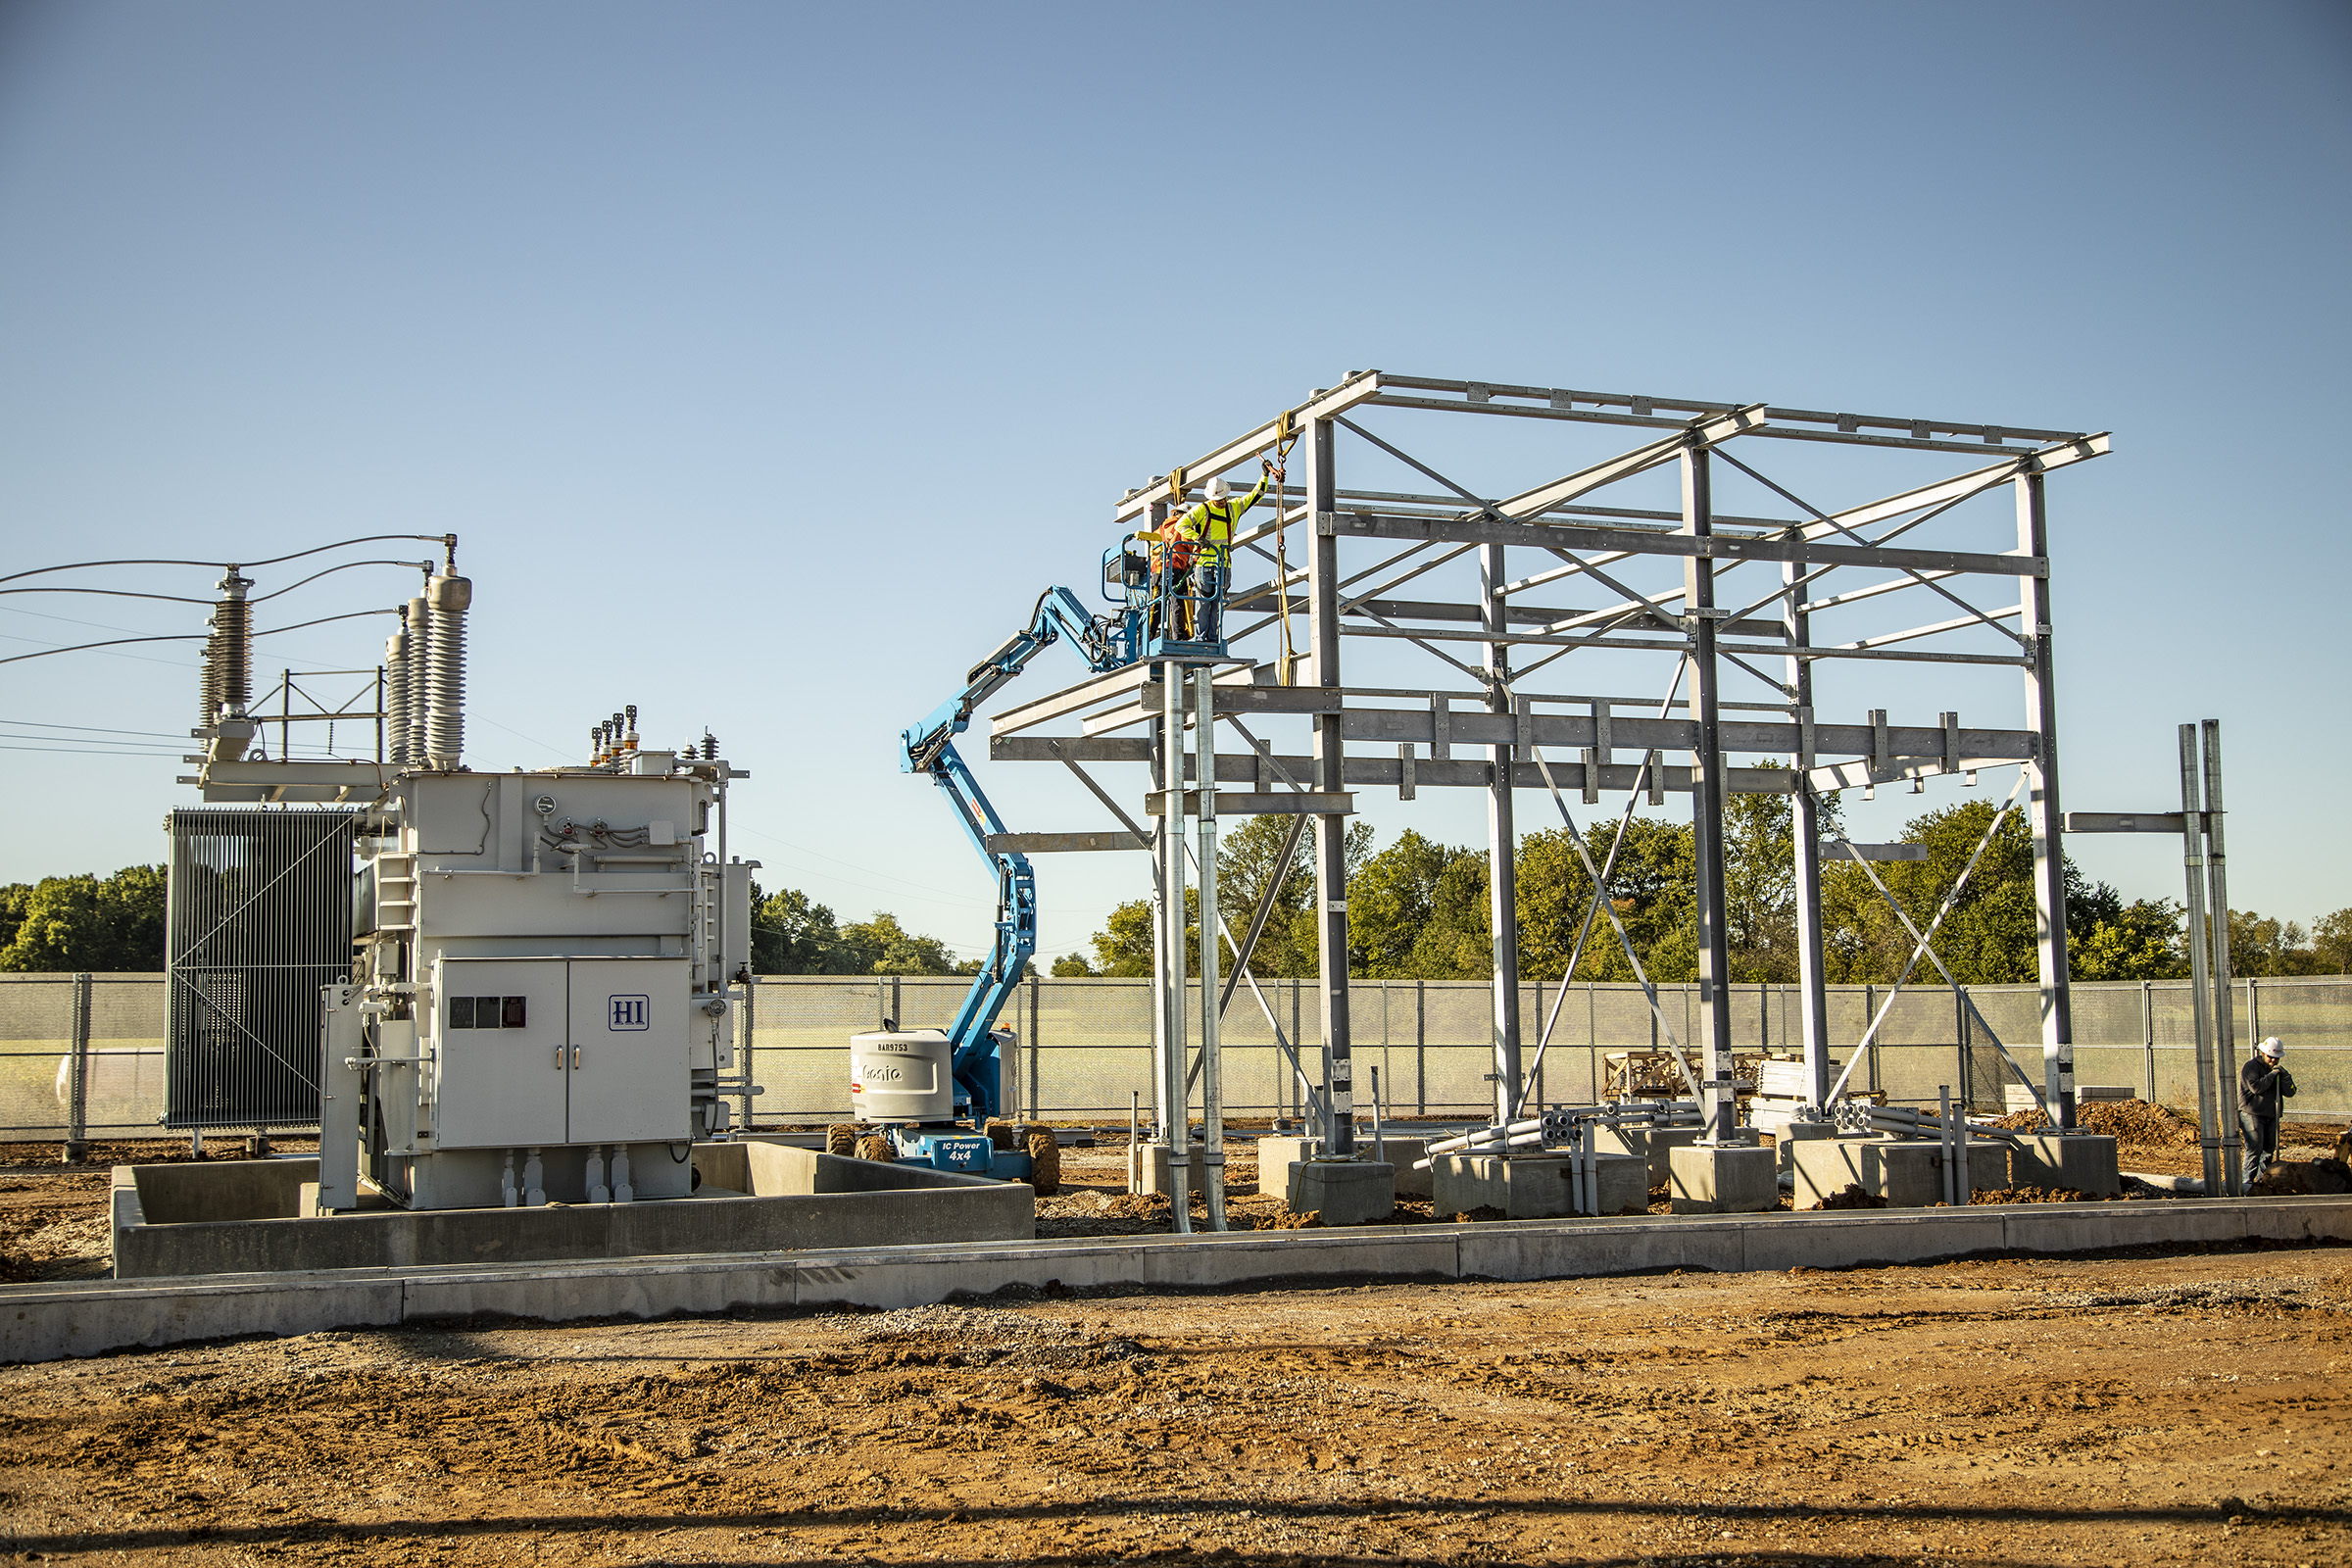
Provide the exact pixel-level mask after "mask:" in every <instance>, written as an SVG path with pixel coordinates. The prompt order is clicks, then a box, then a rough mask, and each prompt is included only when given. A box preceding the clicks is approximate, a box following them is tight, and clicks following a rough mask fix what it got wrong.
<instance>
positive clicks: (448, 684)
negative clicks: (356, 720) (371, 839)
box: [411, 575, 473, 769]
mask: <svg viewBox="0 0 2352 1568" xmlns="http://www.w3.org/2000/svg"><path fill="white" fill-rule="evenodd" d="M424 597H425V603H426V605H427V606H428V607H429V609H430V611H431V613H432V628H433V630H432V638H433V641H432V647H431V648H430V649H428V650H427V651H426V655H425V721H424V722H425V747H424V755H425V758H426V760H429V761H430V762H431V763H432V765H433V766H435V767H438V768H445V769H454V768H456V767H457V766H459V764H460V762H461V761H462V760H463V757H464V754H465V750H466V610H467V608H468V607H470V606H471V605H472V603H473V583H472V581H471V579H469V578H466V577H453V576H446V575H444V576H439V577H435V578H434V579H433V580H432V581H430V582H428V583H426V584H425V587H424ZM411 701H412V702H414V701H415V695H414V692H413V691H412V694H411Z"/></svg>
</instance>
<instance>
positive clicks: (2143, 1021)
mask: <svg viewBox="0 0 2352 1568" xmlns="http://www.w3.org/2000/svg"><path fill="white" fill-rule="evenodd" d="M2246 983H2247V984H2248V985H2252V984H2253V983H2254V982H2252V981H2251V980H2249V981H2247V982H2246ZM2139 1049H2140V1054H2142V1055H2143V1056H2145V1057H2146V1058H2147V1065H2148V1103H2149V1104H2151V1105H2153V1104H2154V1103H2156V982H2155V981H2153V980H2142V981H2141V982H2140V983H2139Z"/></svg>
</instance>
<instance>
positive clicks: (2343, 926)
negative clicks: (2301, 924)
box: [2311, 908, 2352, 974]
mask: <svg viewBox="0 0 2352 1568" xmlns="http://www.w3.org/2000/svg"><path fill="white" fill-rule="evenodd" d="M2311 951H2312V956H2314V957H2316V958H2318V959H2319V967H2318V968H2317V969H2316V970H2315V971H2314V972H2315V973H2318V974H2352V908H2343V909H2338V910H2336V911H2335V912H2334V913H2333V914H2324V915H2322V916H2320V918H2319V920H2318V921H2317V922H2316V923H2315V924H2314V925H2313V926H2312V928H2311Z"/></svg>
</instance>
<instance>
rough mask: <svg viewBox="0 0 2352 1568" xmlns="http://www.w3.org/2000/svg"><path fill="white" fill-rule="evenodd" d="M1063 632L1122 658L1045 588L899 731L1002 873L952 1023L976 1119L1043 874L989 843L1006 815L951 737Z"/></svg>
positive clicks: (1109, 640)
mask: <svg viewBox="0 0 2352 1568" xmlns="http://www.w3.org/2000/svg"><path fill="white" fill-rule="evenodd" d="M1061 637H1067V638H1068V639H1069V640H1070V641H1071V642H1072V643H1073V644H1075V645H1076V646H1077V647H1078V648H1079V649H1080V650H1081V651H1082V652H1083V653H1084V655H1085V658H1086V666H1087V668H1088V669H1090V670H1094V671H1097V672H1100V671H1103V670H1108V669H1115V668H1117V667H1118V666H1119V665H1120V664H1121V663H1123V662H1126V661H1125V660H1124V659H1123V658H1122V657H1121V655H1120V653H1119V651H1118V647H1117V644H1116V642H1115V640H1114V638H1113V636H1112V633H1111V630H1110V628H1109V626H1108V625H1106V624H1104V623H1103V622H1099V621H1097V620H1096V619H1095V617H1093V616H1092V615H1089V614H1088V613H1087V612H1086V607H1085V605H1084V604H1082V603H1081V602H1080V601H1079V598H1078V596H1077V595H1076V594H1074V593H1072V592H1070V590H1069V589H1067V588H1059V587H1055V588H1049V589H1047V590H1046V591H1045V592H1044V593H1043V594H1040V595H1039V596H1038V601H1037V609H1036V611H1035V612H1034V613H1032V614H1031V616H1030V620H1029V625H1028V626H1027V628H1026V629H1024V630H1021V631H1017V632H1015V633H1013V634H1012V636H1010V637H1009V638H1007V639H1005V644H1004V646H1002V647H1000V648H999V649H998V650H997V651H996V652H995V653H993V654H991V655H989V656H988V657H987V658H986V659H984V660H982V661H981V662H979V663H977V664H974V665H973V666H972V668H971V671H970V673H968V674H967V675H966V676H965V677H964V684H963V690H962V691H961V692H959V693H957V694H956V696H955V697H953V698H951V699H949V700H948V701H947V702H946V703H943V704H941V705H940V707H939V708H938V709H937V710H935V711H933V712H932V713H931V714H930V715H929V716H928V717H926V718H925V719H924V720H923V721H922V722H921V723H919V724H916V725H914V726H913V727H912V728H910V729H907V730H904V731H902V732H901V733H900V736H899V740H900V745H901V756H900V759H899V768H900V770H901V771H902V772H907V773H928V774H930V775H931V781H932V782H933V783H935V784H937V785H938V786H939V787H940V788H941V789H942V790H945V791H946V792H947V796H948V803H949V805H951V806H953V807H954V808H955V809H956V820H957V821H958V822H961V823H962V824H963V831H964V836H965V837H967V838H969V839H970V840H971V841H972V848H974V849H976V850H978V851H979V852H980V856H981V858H983V859H985V860H986V861H988V863H989V868H990V869H991V870H992V871H994V872H995V873H996V878H997V942H996V948H995V951H994V952H992V953H991V954H990V955H989V957H988V959H987V961H985V962H984V963H982V964H981V966H980V973H979V974H978V976H976V977H975V978H974V979H973V981H972V989H971V990H970V991H968V992H966V993H965V994H964V998H963V1005H962V1006H961V1007H960V1008H958V1009H957V1010H956V1021H955V1023H954V1024H952V1025H951V1026H950V1027H949V1029H948V1039H949V1041H950V1042H951V1044H952V1046H953V1048H954V1051H955V1062H956V1083H957V1084H959V1085H961V1086H962V1088H963V1090H964V1093H965V1094H966V1095H967V1096H968V1097H969V1098H970V1101H971V1107H972V1120H973V1122H974V1124H975V1125H986V1122H987V1119H988V1117H989V1116H990V1115H991V1114H992V1113H993V1112H994V1111H995V1110H996V1109H997V1106H998V1095H997V1083H996V1079H995V1075H994V1074H991V1073H988V1072H986V1071H984V1070H983V1067H984V1064H985V1063H986V1062H987V1061H988V1059H989V1057H990V1055H991V1054H993V1052H994V1050H995V1042H994V1040H993V1038H992V1035H991V1031H993V1030H994V1029H995V1028H996V1023H997V1015H998V1014H999V1013H1001V1012H1002V1011H1004V1009H1005V1003H1006V1002H1008V1001H1010V1000H1011V998H1012V992H1013V988H1014V987H1015V986H1017V985H1019V984H1020V980H1021V976H1022V974H1024V973H1025V972H1026V971H1027V970H1028V967H1029V958H1030V956H1031V955H1032V954H1034V953H1035V952H1036V951H1037V880H1036V877H1035V876H1034V875H1033V874H1032V873H1031V871H1030V868H1029V858H1028V857H1027V856H1025V855H1020V854H1016V853H1013V852H1011V851H1005V852H1003V853H999V852H998V851H995V850H992V849H990V848H989V846H988V840H989V836H990V835H991V834H995V833H1002V832H1004V831H1005V824H1004V822H1003V821H1001V820H1000V819H999V818H998V816H997V812H996V808H995V807H993V806H991V805H989V804H988V797H987V796H986V795H984V794H982V793H981V790H980V785H979V782H978V781H977V780H976V779H974V778H973V777H972V772H971V769H970V768H968V767H966V766H965V765H964V762H963V759H962V758H961V757H959V756H957V755H956V746H955V737H956V736H957V735H959V734H961V733H962V732H963V731H964V730H965V729H966V728H968V727H969V726H970V724H971V721H972V712H973V711H974V710H975V709H977V708H978V707H979V706H980V705H981V704H982V703H984V702H986V701H987V700H988V699H989V697H990V696H992V695H993V694H994V693H995V692H996V691H997V690H998V689H999V688H1001V687H1003V686H1004V685H1005V682H1007V681H1009V680H1011V679H1012V678H1013V677H1014V676H1015V675H1018V674H1019V673H1020V672H1021V671H1022V670H1023V669H1024V668H1026V667H1027V666H1028V663H1029V661H1030V660H1032V659H1034V658H1036V657H1037V655H1038V653H1039V651H1040V650H1042V649H1044V648H1046V647H1048V646H1050V645H1051V644H1052V643H1054V641H1055V640H1056V639H1057V638H1061Z"/></svg>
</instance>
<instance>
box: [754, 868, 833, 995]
mask: <svg viewBox="0 0 2352 1568" xmlns="http://www.w3.org/2000/svg"><path fill="white" fill-rule="evenodd" d="M840 949H841V928H840V926H839V925H838V924H837V923H836V922H835V920H834V918H833V911H832V910H831V909H829V908H827V907H825V906H824V905H821V904H818V903H816V902H815V901H813V900H812V899H810V898H809V895H808V894H806V893H803V892H802V891H800V889H798V888H784V889H781V890H779V891H777V892H775V893H773V894H767V893H762V892H761V891H760V884H759V883H757V882H754V883H753V884H752V972H753V973H754V974H837V973H840V972H841V971H839V970H837V969H833V968H831V967H829V965H830V964H831V963H832V962H833V961H834V956H835V955H836V954H837V953H838V952H839V951H840Z"/></svg>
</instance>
